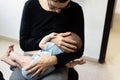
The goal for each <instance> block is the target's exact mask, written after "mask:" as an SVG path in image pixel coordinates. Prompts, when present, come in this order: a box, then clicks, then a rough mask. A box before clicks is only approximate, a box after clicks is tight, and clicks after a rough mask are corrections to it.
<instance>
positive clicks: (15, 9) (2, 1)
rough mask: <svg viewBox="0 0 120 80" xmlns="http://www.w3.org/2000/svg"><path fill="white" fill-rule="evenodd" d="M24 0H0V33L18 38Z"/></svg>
mask: <svg viewBox="0 0 120 80" xmlns="http://www.w3.org/2000/svg"><path fill="white" fill-rule="evenodd" d="M24 2H25V0H0V35H2V36H6V37H10V38H14V39H19V28H20V21H21V15H22V9H23V5H24Z"/></svg>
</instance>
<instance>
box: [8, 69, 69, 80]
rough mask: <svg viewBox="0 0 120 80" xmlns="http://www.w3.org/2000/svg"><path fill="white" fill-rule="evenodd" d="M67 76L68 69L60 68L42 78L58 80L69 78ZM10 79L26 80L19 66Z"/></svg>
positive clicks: (44, 79) (43, 79)
mask: <svg viewBox="0 0 120 80" xmlns="http://www.w3.org/2000/svg"><path fill="white" fill-rule="evenodd" d="M67 76H68V69H67V68H60V69H57V70H55V71H54V72H52V73H50V74H49V75H47V76H45V77H44V78H42V79H41V80H56V79H57V80H67ZM9 80H25V79H24V78H23V76H22V73H21V70H20V69H18V68H15V69H14V71H13V72H12V74H11V76H10V79H9Z"/></svg>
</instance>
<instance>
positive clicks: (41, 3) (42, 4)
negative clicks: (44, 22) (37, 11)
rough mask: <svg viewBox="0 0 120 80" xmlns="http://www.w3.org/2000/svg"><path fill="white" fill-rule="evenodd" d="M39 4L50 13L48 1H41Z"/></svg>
mask: <svg viewBox="0 0 120 80" xmlns="http://www.w3.org/2000/svg"><path fill="white" fill-rule="evenodd" d="M39 4H40V5H41V7H42V8H43V9H44V10H46V11H49V10H50V9H49V6H48V2H47V0H39Z"/></svg>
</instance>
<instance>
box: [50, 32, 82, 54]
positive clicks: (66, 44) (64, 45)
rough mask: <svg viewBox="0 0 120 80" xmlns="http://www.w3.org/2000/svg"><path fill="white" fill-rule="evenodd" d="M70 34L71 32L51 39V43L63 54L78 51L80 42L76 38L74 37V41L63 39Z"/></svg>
mask: <svg viewBox="0 0 120 80" xmlns="http://www.w3.org/2000/svg"><path fill="white" fill-rule="evenodd" d="M72 34H73V33H72V32H65V33H60V35H59V36H57V37H56V38H54V39H52V40H51V41H52V42H53V43H55V44H56V45H57V46H58V47H59V48H60V49H61V50H63V51H64V52H67V53H73V52H76V51H77V50H78V49H80V46H79V43H81V42H80V41H79V39H78V37H76V40H72V39H68V38H65V37H67V36H70V35H72Z"/></svg>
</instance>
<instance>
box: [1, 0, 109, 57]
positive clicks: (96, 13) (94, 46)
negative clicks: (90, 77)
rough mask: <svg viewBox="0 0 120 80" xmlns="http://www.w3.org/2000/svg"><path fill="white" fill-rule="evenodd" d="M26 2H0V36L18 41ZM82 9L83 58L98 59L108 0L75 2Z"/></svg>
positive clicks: (81, 0) (13, 0) (23, 0)
mask: <svg viewBox="0 0 120 80" xmlns="http://www.w3.org/2000/svg"><path fill="white" fill-rule="evenodd" d="M25 1H26V0H1V1H0V35H3V36H7V37H10V38H14V39H19V38H18V36H19V27H20V20H21V14H22V8H23V5H24V2H25ZM75 1H77V2H78V3H80V4H81V5H82V7H83V11H84V17H85V52H84V56H88V57H92V58H95V59H98V58H99V54H100V48H101V40H102V35H103V27H104V20H105V14H106V7H107V1H108V0H75Z"/></svg>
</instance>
